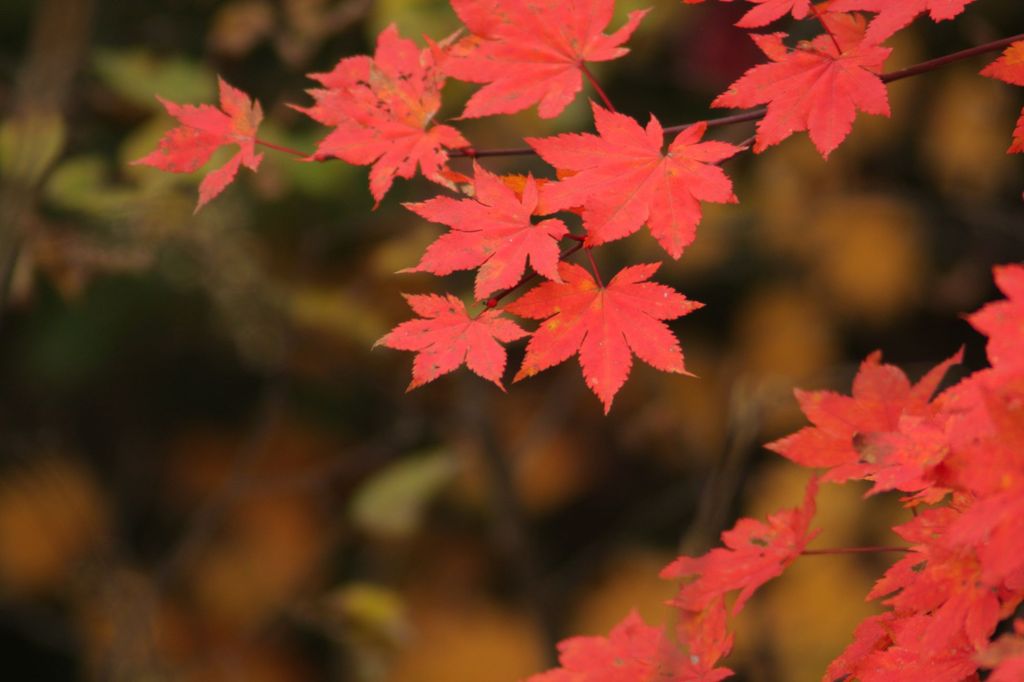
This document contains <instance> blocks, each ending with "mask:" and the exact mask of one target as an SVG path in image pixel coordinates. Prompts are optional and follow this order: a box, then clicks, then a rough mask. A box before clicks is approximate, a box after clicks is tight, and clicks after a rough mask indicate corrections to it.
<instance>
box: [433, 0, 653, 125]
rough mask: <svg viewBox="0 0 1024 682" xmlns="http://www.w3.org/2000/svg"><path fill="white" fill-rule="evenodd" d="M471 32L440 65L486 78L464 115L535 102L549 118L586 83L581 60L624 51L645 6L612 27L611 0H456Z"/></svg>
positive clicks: (477, 79) (462, 75)
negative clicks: (610, 29) (606, 30)
mask: <svg viewBox="0 0 1024 682" xmlns="http://www.w3.org/2000/svg"><path fill="white" fill-rule="evenodd" d="M452 7H453V8H454V9H455V13H456V14H458V15H459V18H460V19H462V22H463V23H464V24H466V27H467V28H468V29H469V31H470V33H471V34H472V35H470V36H468V37H466V38H464V39H463V40H462V41H460V42H459V43H457V44H456V45H455V46H453V48H452V49H451V50H450V51H449V53H448V56H447V58H446V59H445V61H444V69H445V71H446V72H447V73H448V74H449V75H450V76H452V77H454V78H458V79H459V80H463V81H469V82H470V83H486V85H484V87H482V88H480V90H478V91H477V92H475V93H474V94H473V96H472V97H470V98H469V101H468V102H467V103H466V109H465V111H463V112H462V117H463V118H477V117H480V116H489V115H491V114H511V113H514V112H517V111H521V110H523V109H526V108H527V107H530V106H532V105H534V104H537V105H538V106H537V113H538V114H539V115H540V117H541V118H554V117H555V116H557V115H558V114H560V113H562V110H563V109H565V107H566V106H568V104H569V103H570V102H571V101H572V100H573V98H574V97H575V96H576V93H578V92H579V91H580V89H581V88H582V86H583V74H584V73H585V72H586V65H585V62H604V61H608V60H611V59H615V58H617V57H621V56H622V55H624V54H626V53H627V52H629V50H628V49H627V48H624V47H621V45H622V43H624V42H625V41H626V40H627V39H629V36H630V35H632V33H633V31H634V30H635V29H636V27H637V24H639V23H640V20H641V19H642V18H643V16H644V15H645V14H646V13H647V10H639V11H635V12H630V14H629V18H628V19H627V20H626V24H625V25H624V26H622V27H621V28H620V29H619V30H617V31H615V32H614V33H612V34H610V35H609V34H607V33H604V32H603V30H604V28H605V27H606V26H607V25H608V22H610V21H611V19H612V12H613V11H614V9H615V1H614V0H568V1H567V0H453V1H452Z"/></svg>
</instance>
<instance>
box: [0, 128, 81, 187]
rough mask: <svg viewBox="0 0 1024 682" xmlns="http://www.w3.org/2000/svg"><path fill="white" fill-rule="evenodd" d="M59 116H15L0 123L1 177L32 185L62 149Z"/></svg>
mask: <svg viewBox="0 0 1024 682" xmlns="http://www.w3.org/2000/svg"><path fill="white" fill-rule="evenodd" d="M66 137H67V130H66V128H65V126H64V120H63V119H62V118H61V117H60V114H56V113H49V114H47V113H38V114H33V115H25V116H18V117H16V118H10V119H8V120H6V121H4V122H3V123H0V177H4V178H6V179H10V180H15V181H18V182H20V183H22V184H24V185H27V186H32V185H34V184H35V183H36V182H37V181H38V180H39V179H40V178H41V177H43V174H44V173H46V170H47V169H48V168H49V167H50V165H51V164H52V163H53V162H54V161H55V160H56V159H57V157H58V156H59V155H60V153H61V150H63V149H64V141H65V138H66Z"/></svg>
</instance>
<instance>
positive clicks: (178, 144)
mask: <svg viewBox="0 0 1024 682" xmlns="http://www.w3.org/2000/svg"><path fill="white" fill-rule="evenodd" d="M217 83H218V85H219V88H220V109H218V108H217V107H214V106H212V105H210V104H200V105H199V106H192V105H190V104H175V103H174V102H168V101H167V100H165V99H162V98H160V97H157V99H158V100H160V103H161V104H163V105H164V108H165V109H166V110H167V113H168V114H170V115H171V116H173V117H174V118H176V119H178V122H179V123H181V125H179V126H178V127H177V128H172V129H171V130H168V131H167V132H166V133H164V136H163V137H162V138H161V139H160V143H159V146H158V147H157V148H156V149H155V150H154V151H152V152H150V153H149V154H147V155H146V156H144V157H142V158H141V159H138V160H136V161H133V162H132V163H137V164H142V165H144V166H152V167H154V168H159V169H160V170H165V171H170V172H172V173H193V172H195V171H197V170H199V169H200V168H201V167H202V166H204V165H205V164H206V162H207V161H209V160H210V157H211V156H213V153H214V152H215V151H217V150H218V149H219V148H220V147H222V146H224V145H227V144H237V145H238V147H239V150H238V153H237V154H235V155H234V156H232V157H231V158H230V159H229V160H228V162H227V163H225V164H224V165H223V166H221V167H220V168H218V169H217V170H214V171H211V172H210V173H208V174H207V175H206V177H205V178H203V181H202V182H201V183H199V203H197V204H196V211H198V210H199V209H200V208H202V207H203V206H204V205H205V204H206V203H207V202H208V201H210V200H211V199H213V198H214V197H215V196H217V195H218V194H220V193H221V192H222V191H224V188H225V187H227V186H228V185H229V184H231V181H232V180H234V179H235V175H236V174H237V173H238V168H239V166H245V167H246V168H249V169H250V170H253V171H256V170H258V169H259V167H260V161H262V160H263V154H257V153H256V129H257V128H258V127H259V125H260V122H261V121H262V120H263V110H262V109H261V108H260V104H259V102H254V101H252V100H251V99H250V98H249V96H248V95H246V94H245V93H244V92H242V91H241V90H238V89H237V88H233V87H231V86H230V85H228V84H227V83H226V82H224V80H223V79H222V78H218V79H217Z"/></svg>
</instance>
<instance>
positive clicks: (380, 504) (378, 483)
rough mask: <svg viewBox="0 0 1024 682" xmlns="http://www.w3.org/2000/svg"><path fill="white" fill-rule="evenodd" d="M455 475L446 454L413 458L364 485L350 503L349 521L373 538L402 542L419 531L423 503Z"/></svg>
mask: <svg viewBox="0 0 1024 682" xmlns="http://www.w3.org/2000/svg"><path fill="white" fill-rule="evenodd" d="M454 475H455V462H454V460H453V459H452V457H451V455H450V454H449V453H448V452H447V451H435V452H430V453H427V454H422V455H414V456H412V457H409V458H406V459H403V460H401V461H400V462H397V463H395V464H393V465H391V466H389V467H387V468H385V469H384V470H383V471H381V472H380V473H379V474H377V475H376V476H374V477H373V478H371V479H370V480H369V481H368V482H367V483H365V484H364V485H363V486H362V487H361V488H360V489H359V490H358V491H357V492H356V494H355V497H354V499H353V500H352V507H351V510H350V511H351V515H352V521H353V522H354V523H355V524H356V526H358V527H359V528H361V529H363V530H365V531H367V532H368V533H371V534H373V535H380V536H384V537H387V538H403V537H407V536H409V535H411V534H412V533H414V532H415V531H416V529H417V528H418V527H419V525H420V522H421V521H422V518H423V512H424V510H425V509H426V507H427V503H428V502H430V500H431V499H433V497H434V496H435V495H436V494H437V493H438V492H439V491H440V490H441V488H442V487H443V486H444V485H445V484H446V483H448V482H449V481H450V480H451V479H452V477H453V476H454Z"/></svg>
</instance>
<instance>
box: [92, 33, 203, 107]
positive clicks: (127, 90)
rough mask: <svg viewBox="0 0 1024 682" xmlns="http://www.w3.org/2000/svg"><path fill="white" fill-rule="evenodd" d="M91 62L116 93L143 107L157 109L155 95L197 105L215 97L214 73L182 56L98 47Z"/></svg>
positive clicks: (157, 104) (104, 81)
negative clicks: (163, 55)
mask: <svg viewBox="0 0 1024 682" xmlns="http://www.w3.org/2000/svg"><path fill="white" fill-rule="evenodd" d="M93 65H94V67H95V69H96V73H97V74H98V75H99V77H100V80H102V81H103V83H104V84H105V85H106V86H107V87H109V88H110V89H111V90H113V91H114V92H115V93H117V94H118V95H119V96H121V97H123V98H124V99H126V100H128V101H129V102H131V103H132V104H136V105H138V106H140V107H143V108H145V109H160V108H161V107H160V103H159V102H158V101H157V99H156V95H160V96H161V97H163V98H164V99H167V100H171V101H173V102H184V103H190V104H200V103H203V102H213V100H214V98H215V96H216V88H215V87H214V85H215V78H214V74H213V72H211V71H210V70H209V69H208V68H206V67H205V66H203V65H202V64H200V63H198V62H195V61H192V60H188V59H184V58H182V57H168V58H161V57H156V56H154V55H153V54H151V53H150V52H148V51H146V50H142V49H137V48H136V49H128V50H110V49H103V50H97V52H96V54H95V55H94V56H93Z"/></svg>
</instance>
